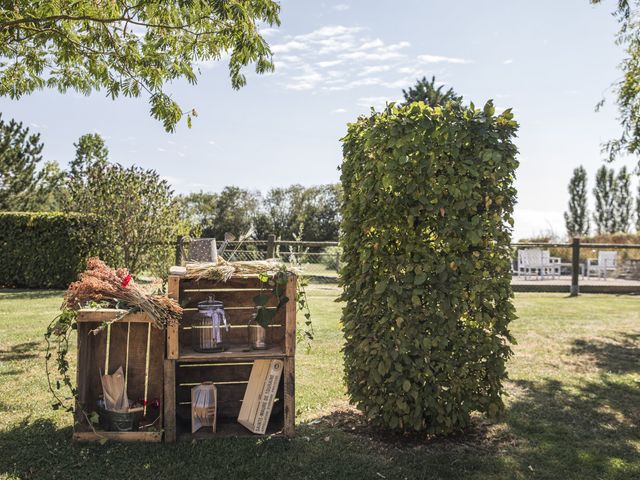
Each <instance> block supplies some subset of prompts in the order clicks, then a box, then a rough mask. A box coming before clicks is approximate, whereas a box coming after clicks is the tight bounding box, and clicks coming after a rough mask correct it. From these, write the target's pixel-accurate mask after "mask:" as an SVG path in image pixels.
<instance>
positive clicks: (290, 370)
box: [282, 357, 296, 437]
mask: <svg viewBox="0 0 640 480" xmlns="http://www.w3.org/2000/svg"><path fill="white" fill-rule="evenodd" d="M282 373H283V375H282V376H283V382H284V428H283V433H284V435H285V436H287V437H293V436H294V435H295V429H296V395H295V375H296V371H295V359H294V357H285V359H284V371H283V372H282Z"/></svg>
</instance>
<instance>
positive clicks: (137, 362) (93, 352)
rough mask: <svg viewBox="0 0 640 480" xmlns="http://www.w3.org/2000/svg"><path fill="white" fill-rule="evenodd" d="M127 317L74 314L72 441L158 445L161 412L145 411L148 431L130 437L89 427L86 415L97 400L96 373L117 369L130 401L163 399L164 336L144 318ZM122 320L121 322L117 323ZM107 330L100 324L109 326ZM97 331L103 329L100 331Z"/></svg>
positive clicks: (92, 312) (105, 311)
mask: <svg viewBox="0 0 640 480" xmlns="http://www.w3.org/2000/svg"><path fill="white" fill-rule="evenodd" d="M124 313H126V312H125V311H123V310H115V309H87V310H80V311H79V312H78V317H77V321H78V348H77V353H78V358H77V361H78V368H77V372H76V375H77V381H76V384H77V386H78V387H77V389H78V403H79V404H80V405H79V407H81V408H77V409H76V421H75V423H74V427H73V430H74V433H73V438H74V440H77V441H97V440H100V439H104V438H107V439H111V440H120V441H144V442H159V441H160V440H161V439H162V423H163V422H162V408H153V407H152V406H151V405H149V407H148V408H146V409H145V414H146V415H145V418H144V419H143V421H144V423H145V424H147V425H151V426H150V427H149V428H147V429H144V430H140V431H135V432H106V431H100V430H99V427H92V426H91V425H89V419H88V415H89V414H91V413H92V412H95V411H96V409H97V401H98V399H99V398H100V397H101V396H102V386H101V383H100V373H105V372H106V373H113V372H114V371H116V370H117V369H118V368H119V367H122V368H123V371H124V373H125V375H126V378H127V383H126V387H127V393H128V396H129V398H130V399H131V400H132V401H136V400H139V399H144V398H146V399H147V400H149V402H150V403H151V402H152V401H154V400H159V401H160V403H162V396H163V382H164V374H163V366H164V363H163V362H164V345H165V332H164V330H161V329H158V328H155V327H153V326H152V323H153V322H152V320H151V318H150V317H149V316H148V315H147V314H145V313H129V314H127V315H125V316H124V317H122V315H123V314H124ZM120 317H122V318H120ZM116 319H118V320H117V321H116V322H115V323H113V324H111V325H110V327H109V328H106V327H104V325H105V323H108V322H113V321H114V320H116ZM101 327H102V328H101Z"/></svg>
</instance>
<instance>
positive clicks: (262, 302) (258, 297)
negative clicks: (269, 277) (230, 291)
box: [253, 293, 271, 307]
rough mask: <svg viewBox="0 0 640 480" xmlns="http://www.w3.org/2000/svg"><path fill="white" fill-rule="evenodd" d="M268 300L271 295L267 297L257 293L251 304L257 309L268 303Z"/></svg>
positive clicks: (266, 294)
mask: <svg viewBox="0 0 640 480" xmlns="http://www.w3.org/2000/svg"><path fill="white" fill-rule="evenodd" d="M270 298H271V295H269V294H268V293H259V294H258V295H256V296H255V297H253V303H255V304H256V305H257V306H259V307H264V306H266V305H267V302H269V299H270Z"/></svg>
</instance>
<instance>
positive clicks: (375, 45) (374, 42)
mask: <svg viewBox="0 0 640 480" xmlns="http://www.w3.org/2000/svg"><path fill="white" fill-rule="evenodd" d="M383 46H384V42H383V41H382V40H380V39H379V38H376V39H375V40H370V41H368V42H364V43H363V44H362V45H360V47H359V49H360V50H368V49H370V48H379V47H383Z"/></svg>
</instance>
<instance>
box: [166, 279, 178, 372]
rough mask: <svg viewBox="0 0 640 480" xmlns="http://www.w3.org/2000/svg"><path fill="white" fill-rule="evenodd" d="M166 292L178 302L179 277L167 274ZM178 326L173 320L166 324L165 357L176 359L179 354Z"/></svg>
mask: <svg viewBox="0 0 640 480" xmlns="http://www.w3.org/2000/svg"><path fill="white" fill-rule="evenodd" d="M167 294H168V296H169V298H171V299H173V300H175V301H176V302H178V303H180V297H179V295H180V277H176V276H174V275H171V276H169V283H168V286H167ZM178 327H179V325H178V324H177V323H175V322H174V323H171V324H169V325H167V358H169V359H176V358H178V357H179V356H180V342H179V339H178V335H179V334H178Z"/></svg>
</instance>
